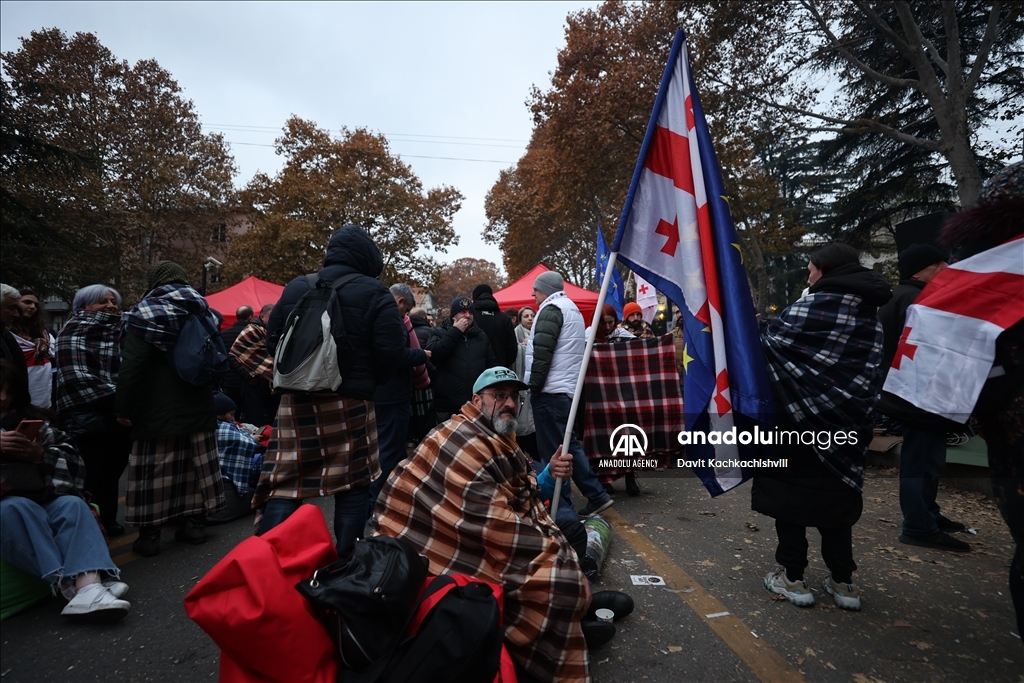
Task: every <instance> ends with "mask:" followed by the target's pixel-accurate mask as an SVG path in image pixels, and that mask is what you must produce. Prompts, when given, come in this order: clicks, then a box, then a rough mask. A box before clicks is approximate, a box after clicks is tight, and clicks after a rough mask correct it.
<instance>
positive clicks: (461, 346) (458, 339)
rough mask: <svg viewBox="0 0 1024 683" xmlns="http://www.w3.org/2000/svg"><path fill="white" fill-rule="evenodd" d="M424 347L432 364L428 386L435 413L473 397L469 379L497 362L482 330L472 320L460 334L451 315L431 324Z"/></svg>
mask: <svg viewBox="0 0 1024 683" xmlns="http://www.w3.org/2000/svg"><path fill="white" fill-rule="evenodd" d="M426 348H427V350H428V351H430V353H431V354H432V355H431V357H430V361H431V363H433V364H434V367H435V368H436V370H435V374H434V377H433V379H432V383H431V386H432V387H433V388H434V410H436V411H437V412H439V413H440V412H451V413H457V412H459V409H460V408H461V407H462V404H463V403H465V402H466V401H468V400H469V399H470V398H472V397H473V383H474V382H476V378H477V377H479V376H480V373H481V372H483V371H484V370H486V369H487V368H493V367H495V366H496V365H498V359H497V358H496V357H495V356H494V351H493V350H492V349H491V342H490V341H489V340H488V339H487V335H486V334H484V332H483V330H481V329H480V328H479V327H477V326H476V324H473V325H470V327H469V329H467V330H466V333H465V334H463V333H462V332H461V331H460V330H459V328H457V327H455V326H454V325H453V324H452V319H451V318H445V321H444V322H443V323H441V326H440V327H435V328H434V331H433V333H432V334H431V335H430V339H428V340H427V347H426Z"/></svg>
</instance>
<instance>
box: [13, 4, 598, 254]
mask: <svg viewBox="0 0 1024 683" xmlns="http://www.w3.org/2000/svg"><path fill="white" fill-rule="evenodd" d="M597 4H598V3H596V2H514V3H513V2H509V3H461V2H460V3H432V2H412V3H399V2H388V3H356V2H349V3H337V4H334V3H325V2H313V3H300V2H289V3H243V2H226V3H217V2H181V3H177V2H116V3H106V2H71V3H65V2H2V3H0V47H2V49H3V51H5V52H6V51H10V50H16V49H18V48H19V47H20V42H19V39H20V38H21V37H22V36H27V35H28V34H29V33H30V32H31V31H33V30H38V29H41V28H49V27H54V26H56V27H58V28H61V29H63V30H64V31H65V32H67V33H69V34H71V33H74V32H76V31H86V32H92V33H95V34H96V35H97V36H98V37H99V40H100V42H101V43H102V44H103V45H105V46H106V47H107V48H109V49H110V50H111V51H112V52H113V53H114V55H115V56H116V57H118V58H119V59H127V60H128V61H129V62H133V63H134V62H135V61H137V60H139V59H146V58H152V59H156V60H157V61H158V62H159V63H160V65H161V66H162V67H163V68H164V69H166V70H167V71H169V72H170V73H171V74H172V75H173V76H174V78H175V79H176V80H177V81H178V84H179V85H180V86H181V87H182V89H183V90H184V94H185V96H186V97H188V98H190V99H191V100H192V101H193V102H194V103H195V108H196V111H197V113H198V114H199V116H200V117H201V119H202V122H203V125H204V126H205V128H206V129H207V130H209V131H222V132H224V134H225V137H226V138H227V139H228V140H229V141H230V142H231V149H232V152H233V153H234V157H235V160H236V162H237V164H238V168H239V175H238V176H237V178H236V181H235V184H236V186H241V185H244V184H245V183H246V182H247V181H248V180H249V179H250V178H251V177H252V176H253V174H255V173H256V172H257V171H264V172H267V173H270V174H273V173H275V172H276V171H277V170H278V169H280V167H281V162H280V160H279V158H278V157H277V156H276V155H275V154H274V150H273V149H272V143H273V140H274V138H275V137H276V136H277V135H278V134H279V133H280V131H281V127H282V126H283V124H284V122H285V120H286V119H287V118H288V117H289V116H290V115H292V114H296V115H298V116H301V117H303V118H307V119H311V120H313V121H315V122H316V123H317V124H318V125H320V126H322V127H325V128H330V129H332V130H334V131H337V130H338V129H340V128H341V127H342V126H348V127H349V128H354V127H358V126H365V127H367V128H369V129H370V130H372V131H375V132H379V133H383V134H385V135H386V136H387V137H388V139H389V140H390V142H391V150H392V152H393V153H396V154H398V155H400V156H401V157H402V158H403V159H404V160H405V161H406V162H407V163H408V164H410V165H411V166H412V168H413V170H414V171H415V173H416V174H417V175H418V176H419V178H420V180H422V181H423V184H424V187H428V188H429V187H436V186H439V185H452V186H455V187H457V188H458V189H459V190H460V191H461V192H462V193H463V194H464V195H465V200H464V202H463V204H462V209H461V210H460V211H459V212H458V214H456V216H455V220H454V225H455V229H456V232H457V233H458V235H459V244H458V246H456V247H454V248H453V249H450V250H449V252H448V254H442V255H439V257H440V258H441V260H443V261H451V260H454V259H455V258H460V257H466V256H470V257H473V258H486V259H488V260H490V261H494V262H495V263H497V264H498V265H501V254H500V252H499V250H498V248H497V247H496V246H494V245H489V244H484V242H483V240H482V238H481V232H482V230H483V227H484V223H485V218H484V197H485V196H486V194H487V191H488V190H489V189H490V187H491V185H493V184H494V182H495V180H497V177H498V172H499V171H500V170H502V169H504V168H508V167H509V166H511V165H513V164H514V163H515V162H516V161H517V160H518V159H519V157H520V156H522V154H523V152H524V151H525V146H526V143H527V141H528V140H529V137H530V132H531V130H532V125H531V122H530V116H529V112H528V111H527V108H526V106H525V104H524V102H525V100H526V97H527V95H528V93H529V90H530V87H531V86H532V85H537V86H539V87H541V88H546V87H548V85H549V84H550V72H551V71H553V70H554V68H555V66H556V63H557V59H556V58H557V53H558V50H559V49H560V48H561V47H562V46H563V45H564V41H565V18H566V15H567V14H568V13H569V12H572V11H576V10H578V9H581V8H583V7H588V6H596V5H597Z"/></svg>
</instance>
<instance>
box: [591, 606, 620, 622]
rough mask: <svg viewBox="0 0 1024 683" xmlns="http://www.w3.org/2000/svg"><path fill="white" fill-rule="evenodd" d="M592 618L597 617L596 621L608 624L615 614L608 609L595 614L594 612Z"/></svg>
mask: <svg viewBox="0 0 1024 683" xmlns="http://www.w3.org/2000/svg"><path fill="white" fill-rule="evenodd" d="M594 616H595V617H597V620H598V621H603V622H605V623H607V624H610V623H612V621H613V620H614V619H615V612H613V611H611V610H610V609H599V610H597V611H596V612H594Z"/></svg>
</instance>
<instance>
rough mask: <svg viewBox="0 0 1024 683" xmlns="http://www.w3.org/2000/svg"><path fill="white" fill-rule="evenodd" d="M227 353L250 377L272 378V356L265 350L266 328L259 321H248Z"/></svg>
mask: <svg viewBox="0 0 1024 683" xmlns="http://www.w3.org/2000/svg"><path fill="white" fill-rule="evenodd" d="M228 353H229V354H230V355H232V356H234V357H235V360H236V361H238V364H239V365H241V366H242V367H243V368H245V371H246V372H248V373H249V376H250V377H262V378H263V379H265V380H267V381H268V382H272V381H273V380H274V357H273V356H271V355H270V352H269V351H267V328H266V326H265V325H264V324H263V323H262V322H259V321H256V322H253V323H249V325H247V326H246V328H245V329H244V330H242V332H241V333H240V334H239V335H238V337H236V338H235V343H234V344H232V345H231V348H230V349H229V350H228Z"/></svg>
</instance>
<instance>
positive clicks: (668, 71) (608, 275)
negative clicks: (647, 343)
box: [551, 29, 684, 519]
mask: <svg viewBox="0 0 1024 683" xmlns="http://www.w3.org/2000/svg"><path fill="white" fill-rule="evenodd" d="M683 40H684V35H683V30H682V29H677V30H676V34H675V37H674V39H673V40H672V48H671V50H669V58H668V63H667V64H666V65H665V72H664V73H663V74H662V76H661V86H660V87H659V88H658V94H657V96H656V97H655V98H654V110H653V111H652V112H651V120H650V122H649V123H648V124H647V132H646V133H645V134H644V141H643V143H642V144H641V145H640V156H639V157H638V158H637V162H636V169H635V170H634V171H633V178H632V180H631V181H630V184H629V192H628V193H627V195H626V205H625V207H624V208H623V210H622V215H621V216H620V217H619V227H618V229H617V230H616V231H615V240H614V242H613V243H612V248H611V253H610V254H608V264H607V265H606V266H605V271H604V278H603V279H602V281H601V293H600V294H599V295H598V297H597V309H596V310H595V315H597V316H600V313H601V309H602V308H603V307H604V299H605V296H606V295H607V294H608V285H609V284H610V283H611V279H612V269H613V268H615V263H616V261H618V258H619V245H620V244H622V235H623V230H624V228H625V225H626V222H627V221H628V220H629V213H630V209H632V206H633V196H634V195H635V194H636V188H637V185H638V184H639V182H640V173H641V172H642V171H643V168H644V160H645V159H646V158H647V150H648V148H649V147H650V146H651V141H652V140H653V139H654V129H655V127H656V126H657V124H658V116H659V114H660V113H661V107H662V104H663V103H664V102H665V94H666V93H667V92H668V82H669V80H670V79H671V78H672V69H673V68H674V66H675V63H676V58H677V57H678V55H679V50H680V49H681V48H682V44H683ZM595 339H597V323H596V322H595V321H591V325H590V330H589V332H588V333H587V348H586V350H585V351H584V352H583V363H582V364H581V365H580V376H579V377H578V378H577V379H576V392H575V393H574V394H573V397H572V407H571V408H570V409H569V420H568V422H567V423H566V425H565V435H564V436H563V437H562V452H563V453H566V452H568V450H569V441H571V440H572V426H573V423H575V422H576V411H578V410H579V407H580V397H581V396H582V395H583V380H584V379H585V378H586V376H587V366H588V365H590V354H591V353H593V351H594V340H595ZM561 493H562V480H561V479H559V478H556V479H555V493H554V495H553V496H552V497H551V519H556V518H557V515H558V501H559V498H560V496H561Z"/></svg>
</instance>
